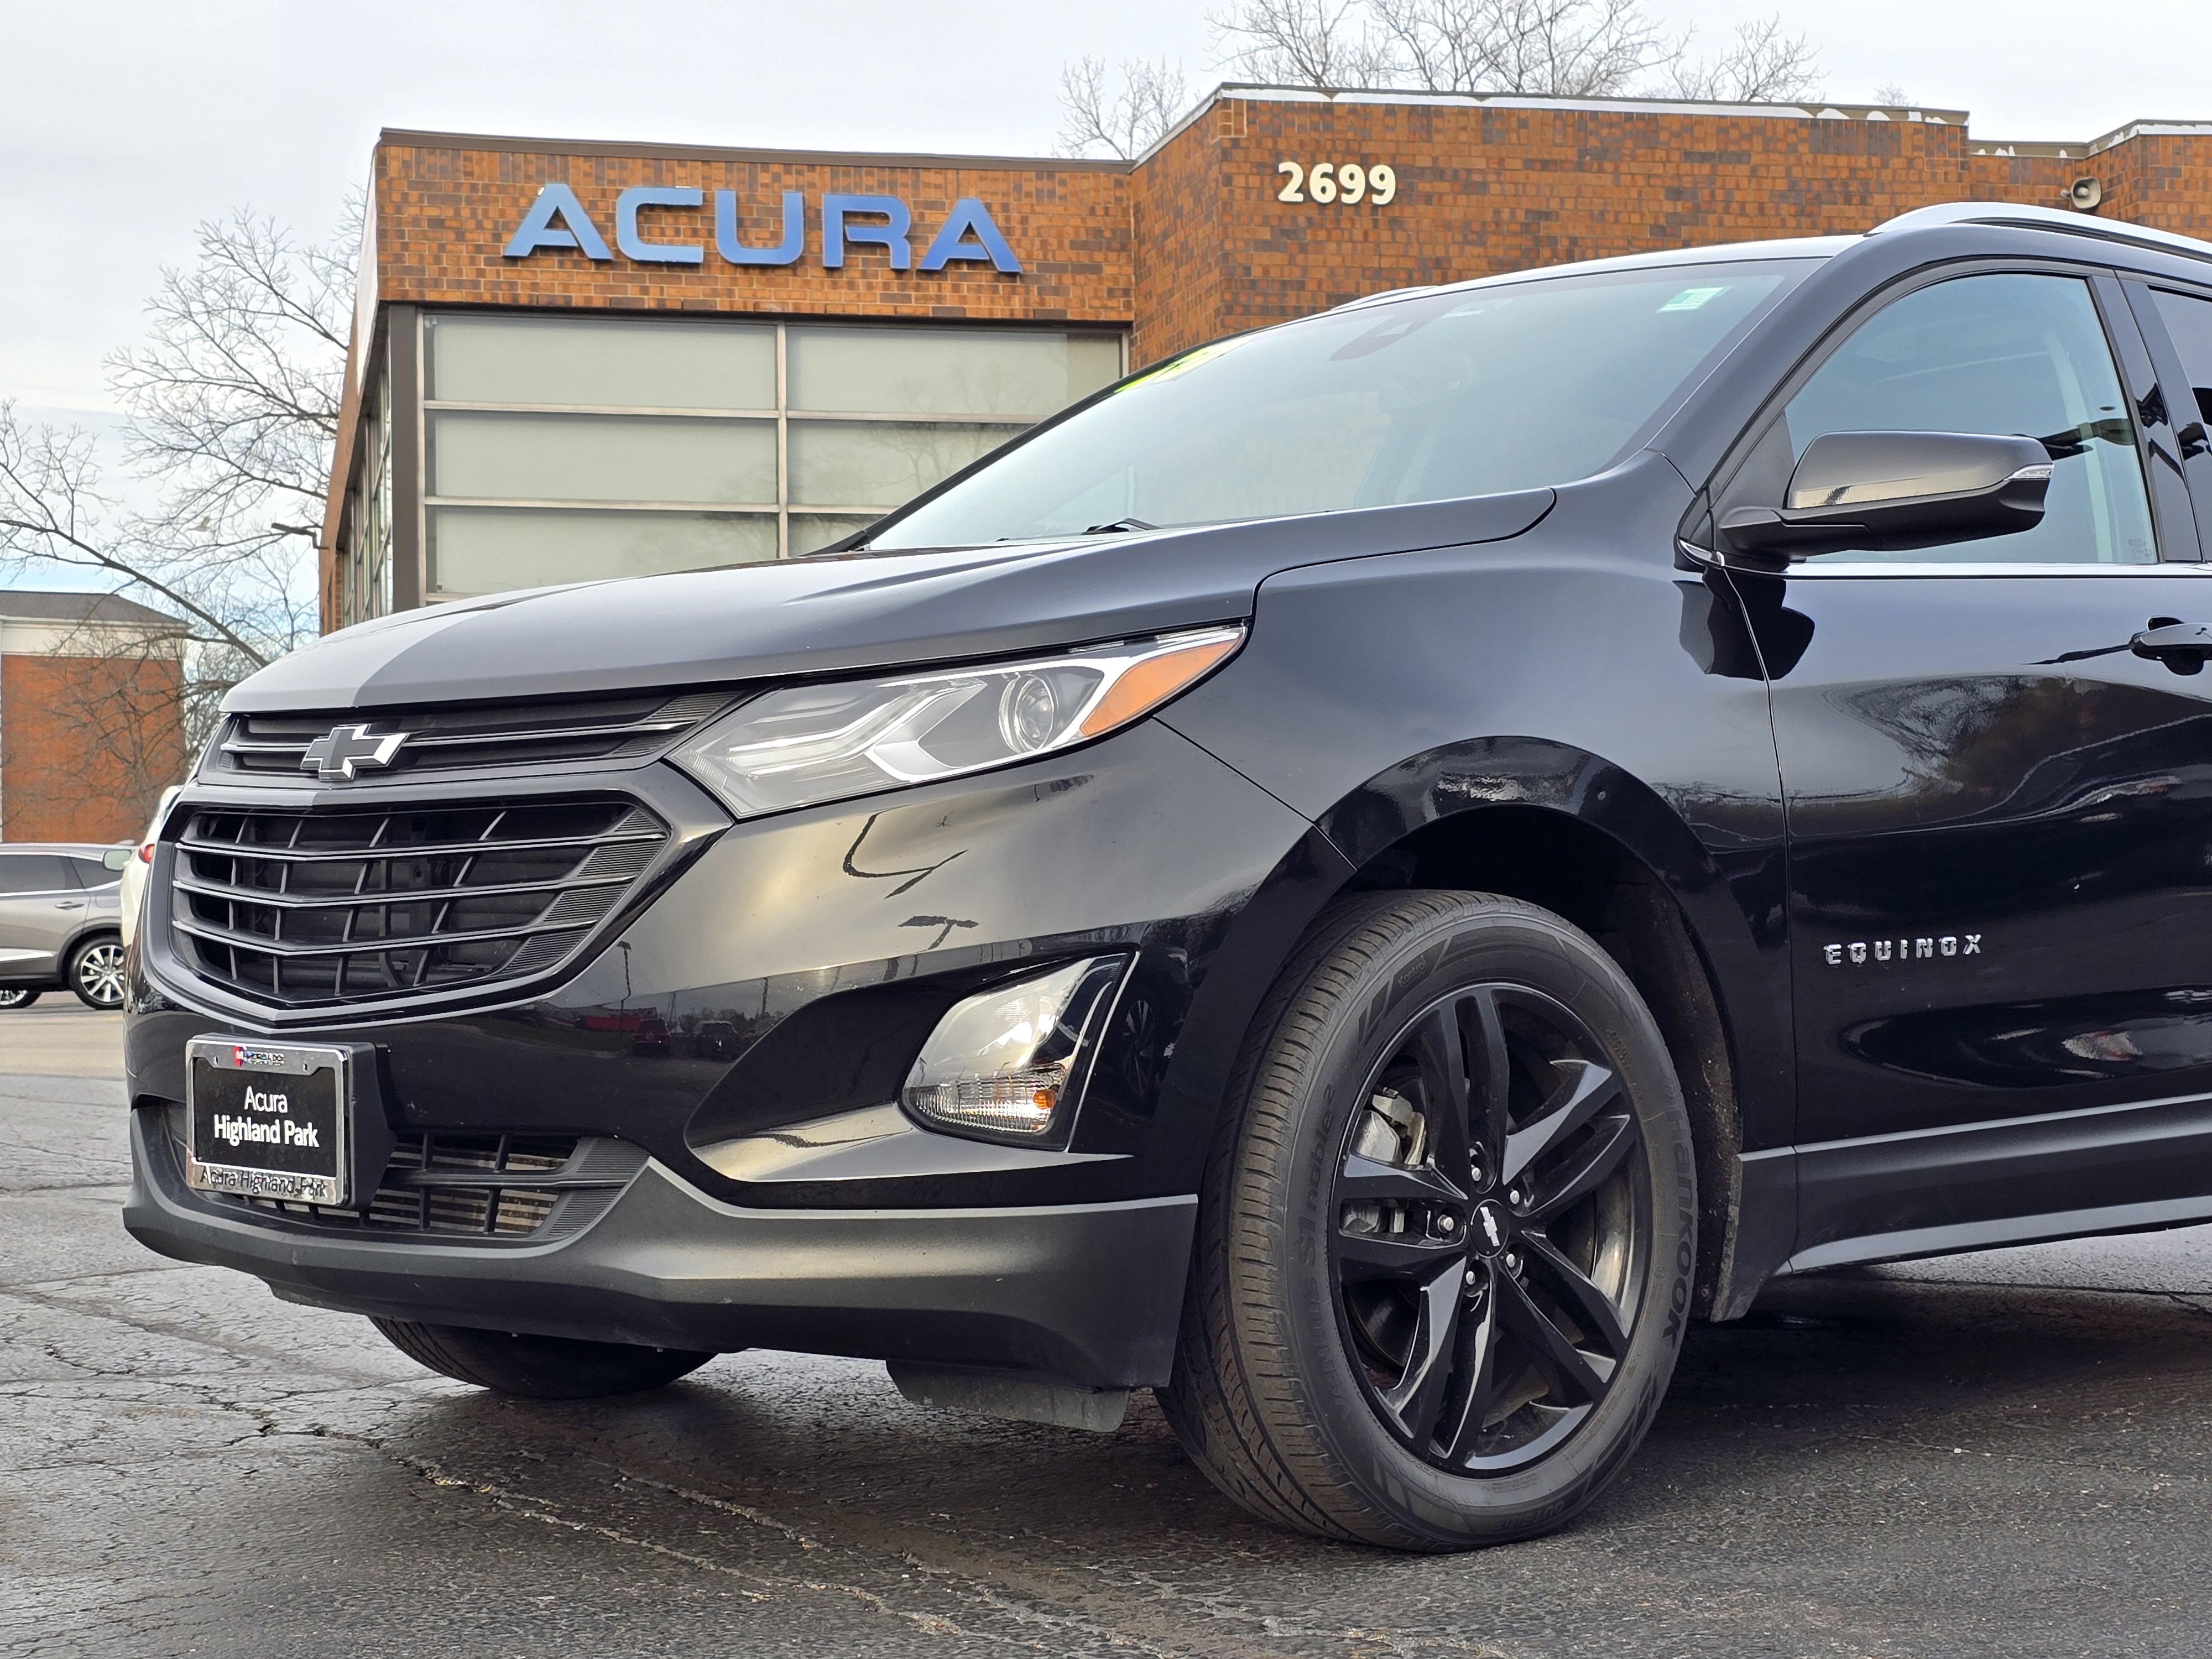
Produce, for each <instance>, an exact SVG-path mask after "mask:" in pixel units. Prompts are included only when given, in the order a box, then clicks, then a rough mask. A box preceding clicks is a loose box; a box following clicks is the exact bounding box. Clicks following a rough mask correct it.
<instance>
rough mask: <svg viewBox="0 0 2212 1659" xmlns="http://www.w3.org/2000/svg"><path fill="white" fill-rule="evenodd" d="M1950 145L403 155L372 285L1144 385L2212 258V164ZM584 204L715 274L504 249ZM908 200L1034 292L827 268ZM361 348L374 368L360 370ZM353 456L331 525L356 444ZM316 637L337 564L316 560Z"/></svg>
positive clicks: (1186, 145) (1765, 139)
mask: <svg viewBox="0 0 2212 1659" xmlns="http://www.w3.org/2000/svg"><path fill="white" fill-rule="evenodd" d="M1989 148H1990V147H1989V146H1987V145H1977V144H1975V143H1972V141H1970V139H1969V137H1968V133H1967V130H1966V127H1965V125H1963V124H1961V123H1960V122H1959V121H1955V120H1944V121H1926V120H1901V119H1863V118H1818V117H1814V116H1799V115H1796V114H1794V113H1778V114H1774V115H1748V114H1740V113H1731V112H1725V111H1715V112H1701V111H1695V110H1685V109H1672V110H1661V109H1652V108H1650V107H1645V106H1633V105H1626V104H1624V105H1619V106H1595V107H1591V106H1585V107H1579V108H1577V107H1570V106H1564V105H1544V104H1541V103H1539V104H1535V105H1533V106H1531V105H1527V104H1523V105H1521V106H1508V105H1507V104H1505V103H1504V102H1498V101H1493V102H1491V103H1488V104H1484V105H1479V106H1477V105H1466V104H1445V103H1440V102H1419V101H1403V102H1384V101H1366V102H1349V101H1341V100H1340V101H1337V102H1334V103H1331V102H1325V101H1319V100H1300V99H1296V98H1291V97H1285V96H1267V95H1255V96H1243V95H1236V94H1229V95H1224V96H1221V97H1218V98H1217V99H1215V100H1213V101H1212V103H1211V104H1210V105H1209V106H1207V107H1206V109H1204V110H1203V111H1201V112H1199V113H1198V114H1197V115H1196V116H1195V117H1194V118H1193V119H1192V120H1191V121H1190V122H1189V123H1188V125H1186V126H1185V127H1184V128H1183V129H1182V131H1180V132H1178V133H1177V134H1176V136H1175V137H1172V138H1170V140H1169V142H1168V143H1165V144H1164V145H1163V146H1162V147H1161V148H1160V149H1158V151H1157V152H1156V153H1155V154H1153V155H1151V156H1150V157H1148V158H1146V160H1145V161H1143V162H1142V163H1141V164H1139V165H1138V166H1136V167H1133V168H1128V167H1121V166H1120V165H1118V164H1115V165H1103V164H1098V163H1083V162H1049V161H995V160H987V159H986V160H976V159H973V158H957V157H950V158H948V157H928V156H907V157H902V156H821V155H778V154H775V153H773V152H765V151H740V150H730V151H713V150H687V149H677V148H673V147H657V146H650V145H643V146H618V145H611V144H565V145H563V144H547V143H532V142H527V141H521V140H508V139H464V138H448V137H444V136H441V135H424V134H387V135H386V138H385V140H384V142H383V143H380V145H379V146H378V148H377V150H376V154H375V158H374V192H375V199H376V210H377V240H376V282H377V288H378V295H379V298H380V300H381V301H385V302H387V303H392V302H414V303H421V304H429V305H495V306H529V307H605V308H612V309H629V310H636V309H658V310H681V311H720V312H732V313H775V314H782V315H793V316H800V315H835V316H851V317H879V318H914V319H920V318H943V319H969V320H995V321H1008V322H1013V321H1029V322H1079V323H1097V324H1105V325H1122V326H1127V327H1129V328H1130V329H1131V331H1132V358H1133V362H1135V363H1137V364H1139V365H1141V364H1143V363H1146V362H1152V361H1156V360H1157V359H1158V358H1160V357H1162V356H1166V355H1168V354H1169V353H1171V352H1174V351H1177V350H1180V349H1183V348H1185V347H1188V346H1190V345H1194V344H1196V343H1199V342H1200V341H1202V340H1206V339H1208V338H1211V337H1213V336H1215V335H1218V334H1222V333H1225V332H1229V331H1233V330H1237V329H1243V328H1249V327H1252V326H1254V325H1260V324H1265V323H1270V322H1276V321H1279V320H1282V319H1285V318H1291V317H1297V316H1302V315H1304V314H1306V313H1310V312H1313V311H1316V310H1320V309H1322V308H1323V307H1328V306H1332V305H1335V304H1338V303H1340V302H1341V301H1346V300H1348V299H1352V298H1354V297H1356V296H1358V295H1364V294H1372V293H1375V292H1376V291H1378V290H1380V289H1390V288H1401V287H1407V286H1413V285H1416V284H1422V283H1440V282H1450V281H1455V280H1460V279H1463V278H1467V277H1472V276H1485V275H1488V274H1490V273H1492V272H1496V271H1501V270H1518V269H1526V268H1528V267H1532V266H1537V265H1544V264H1558V263H1560V262H1563V261H1567V260H1575V259H1589V258H1604V257H1607V256H1608V255H1613V254H1621V253H1631V252H1644V251H1648V250H1655V249H1664V248H1670V247H1680V246H1692V245H1697V244H1701V243H1717V242H1731V241H1746V240H1756V239H1759V238H1765V237H1787V236H1808V235H1820V234H1838V233H1840V234H1850V233H1856V232H1859V231H1863V230H1865V229H1867V228H1869V227H1870V226H1872V225H1875V224H1877V223H1879V222H1881V221H1882V220H1884V219H1887V218H1889V217H1891V216H1893V215H1896V214H1899V213H1903V212H1905V211H1907V210H1911V209H1912V208H1916V207H1923V206H1926V205H1929V204H1932V203H1937V202H1948V201H1957V200H1961V199H1978V200H2002V201H2014V202H2021V203H2027V204H2038V205H2044V206H2051V207H2059V206H2063V205H2065V197H2064V192H2065V190H2066V187H2067V185H2068V184H2069V182H2071V181H2072V180H2073V179H2076V178H2079V177H2082V176H2084V175H2087V176H2092V177H2094V178H2096V179H2099V180H2100V182H2101V183H2102V184H2103V186H2104V191H2105V199H2104V205H2103V206H2102V208H2101V210H2100V211H2101V213H2102V214H2103V215H2104V216H2106V217H2110V218H2115V219H2128V220H2135V221H2137V222H2142V223H2144V224H2150V225H2157V226H2161V227H2164V228H2169V229H2173V230H2179V231H2183V232H2186V233H2190V234H2197V235H2206V236H2212V136H2203V135H2199V136H2191V135H2186V134H2182V135H2172V134H2155V133H2144V134H2140V135H2137V136H2135V137H2126V138H2124V139H2123V140H2121V141H2120V142H2118V143H2115V144H2113V145H2112V146H2111V147H2110V148H2108V149H2105V150H2102V151H2100V153H2098V154H2097V155H2091V156H2085V155H2081V154H2080V151H2079V148H2078V147H2077V148H2076V150H2075V153H2074V154H2072V155H2065V154H2058V153H2054V152H2055V149H2056V147H2054V146H2048V145H2045V146H2028V147H2027V148H2028V149H2030V150H2031V151H2032V152H2034V153H2031V154H2028V155H1997V154H1986V153H1978V152H1979V151H1986V150H1988V149H1989ZM1285 160H1291V161H1298V162H1300V163H1301V164H1303V165H1305V166H1309V167H1310V165H1312V164H1313V163H1315V162H1318V161H1330V162H1335V163H1341V162H1344V161H1358V162H1360V163H1362V164H1363V165H1367V164H1371V163H1374V162H1376V161H1385V162H1388V163H1389V164H1390V165H1391V166H1393V167H1395V168H1396V169H1397V173H1398V176H1399V180H1400V186H1399V193H1398V197H1397V199H1396V200H1395V201H1394V202H1393V203H1391V204H1389V205H1388V206H1376V205H1375V204H1373V203H1371V202H1370V203H1365V204H1360V205H1358V206H1351V205H1346V204H1342V203H1338V204H1319V203H1315V202H1310V201H1309V202H1306V203H1304V204H1289V203H1285V202H1281V201H1279V200H1278V199H1277V191H1279V188H1280V187H1281V185H1282V183H1283V180H1282V179H1281V177H1280V175H1279V173H1277V171H1276V164H1277V163H1278V162H1279V161H1285ZM552 179H560V180H562V181H564V182H566V183H568V185H570V186H571V187H572V188H573V189H574V191H575V192H576V194H577V196H578V197H580V200H581V201H582V203H583V204H584V206H585V208H586V210H587V211H588V212H589V213H590V214H591V216H592V220H593V222H594V223H595V224H596V225H597V226H598V228H599V231H600V233H601V234H602V235H604V236H605V238H606V239H607V240H608V241H609V243H610V244H612V243H613V240H614V237H615V219H614V203H615V197H616V195H617V192H618V191H621V190H623V189H624V188H626V187H628V186H630V185H696V186H697V187H698V188H700V189H701V190H702V191H708V192H710V194H709V195H708V206H706V207H702V209H700V210H697V211H696V213H691V214H689V215H674V214H671V213H669V212H667V211H666V210H659V211H657V213H656V216H655V217H654V218H653V220H652V221H650V223H651V225H652V227H653V228H652V231H651V233H650V234H652V235H653V238H654V240H677V237H676V234H675V230H676V227H677V226H678V224H679V223H681V224H684V225H685V226H686V229H685V233H684V237H683V240H696V241H698V242H700V243H702V244H703V245H704V246H706V247H707V250H708V251H707V256H706V260H705V263H704V264H701V265H697V266H669V265H659V264H635V263H633V262H631V261H630V260H629V259H626V258H623V257H621V255H620V253H619V252H617V256H616V258H614V259H612V260H611V261H606V262H596V261H592V260H590V259H586V258H584V257H583V256H582V255H581V254H580V253H575V252H538V253H533V254H532V255H531V256H530V257H529V258H527V259H523V260H509V259H506V258H502V257H501V252H500V251H501V248H502V247H503V246H505V244H506V242H507V238H508V236H509V235H510V234H512V232H513V229H514V227H515V226H516V225H517V224H518V223H519V222H520V220H521V219H522V216H523V215H524V214H525V212H526V211H527V210H528V209H529V207H530V205H531V204H532V201H533V200H534V199H535V198H536V196H537V193H538V186H539V185H541V184H543V183H545V182H546V181H548V180H552ZM718 189H727V190H734V191H736V192H737V193H738V203H739V210H740V214H741V216H742V217H741V222H740V228H741V233H742V234H745V235H746V237H747V240H750V241H752V242H756V243H757V242H759V241H761V240H763V237H764V236H765V235H766V234H769V227H770V222H771V221H772V220H774V219H775V216H776V214H777V213H778V211H779V207H780V200H781V192H782V191H785V190H787V189H789V190H797V191H802V192H804V193H805V196H806V198H807V206H808V228H807V241H806V246H805V252H804V253H803V255H802V256H801V258H800V259H799V263H798V264H794V265H790V266H783V267H761V266H751V267H734V266H732V265H729V264H725V263H724V262H723V261H722V260H721V259H720V258H718V257H717V256H716V254H715V253H714V250H713V213H712V207H711V204H712V199H713V198H712V196H711V192H712V191H715V190H718ZM832 191H836V192H849V193H854V194H874V195H893V196H898V197H902V198H904V199H905V200H906V201H907V202H908V204H909V205H910V206H911V208H912V209H913V210H914V215H915V231H914V235H915V257H916V259H917V261H918V260H919V258H920V255H921V249H922V247H923V246H925V245H926V243H927V238H928V237H929V236H930V235H931V234H933V232H934V231H935V229H936V228H938V226H939V224H941V223H942V222H943V220H944V218H945V212H946V210H948V209H949V208H950V206H951V204H952V203H953V202H954V201H955V200H956V199H957V198H958V197H962V196H975V197H980V198H981V200H982V201H983V203H984V204H986V206H987V207H988V208H989V209H990V210H991V213H992V216H993V217H994V220H995V221H996V222H997V223H998V225H999V228H1000V230H1001V231H1002V232H1003V233H1004V234H1005V235H1006V239H1007V240H1008V242H1009V243H1010V244H1011V245H1012V247H1013V250H1014V252H1015V254H1016V256H1017V257H1018V258H1019V259H1020V260H1021V262H1022V264H1023V265H1024V271H1023V272H1022V273H1021V274H1020V275H1018V276H1015V275H1011V274H1005V273H1001V272H999V271H996V270H992V269H990V268H989V267H987V266H981V267H979V266H976V265H966V266H960V265H956V266H953V267H951V268H949V269H947V270H943V271H934V272H925V271H921V270H908V271H904V272H894V271H892V270H890V269H889V265H888V260H887V258H886V255H885V253H884V250H883V249H881V248H880V247H876V246H869V245H866V244H860V245H857V246H854V247H853V248H852V249H851V250H850V251H849V252H848V263H847V264H846V266H845V267H844V269H842V270H825V269H824V268H823V266H822V264H821V262H820V252H821V231H822V227H821V221H820V202H821V197H822V196H823V194H824V193H826V192H832ZM361 344H362V343H360V342H356V349H359V347H360V345H361ZM354 449H355V446H354V445H353V443H352V442H351V441H350V434H349V435H347V438H346V439H345V440H343V441H341V443H340V445H339V455H340V457H341V462H340V472H341V477H339V478H337V479H334V480H333V492H332V496H331V510H330V512H329V514H328V516H327V520H326V523H327V525H328V526H329V529H330V531H331V532H335V531H336V528H337V524H338V510H337V509H338V501H339V494H338V492H339V491H340V490H341V489H342V488H343V471H344V469H345V467H346V466H347V465H350V458H351V455H352V453H353V452H354ZM324 563H325V573H324V574H325V624H326V625H328V624H329V623H330V620H331V617H332V615H333V614H334V611H333V607H332V606H331V603H330V601H331V598H332V597H333V593H334V590H333V588H332V586H331V575H332V571H333V568H334V567H333V564H332V554H331V550H330V549H329V548H325V551H324Z"/></svg>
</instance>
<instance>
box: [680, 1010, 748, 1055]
mask: <svg viewBox="0 0 2212 1659" xmlns="http://www.w3.org/2000/svg"><path fill="white" fill-rule="evenodd" d="M691 1052H692V1054H694V1055H696V1057H697V1058H699V1059H701V1060H735V1059H736V1058H737V1057H738V1028H737V1027H736V1026H735V1025H733V1024H731V1023H730V1022H729V1021H728V1020H726V1019H702V1020H701V1021H700V1022H699V1025H698V1029H697V1030H695V1031H693V1032H692V1033H691Z"/></svg>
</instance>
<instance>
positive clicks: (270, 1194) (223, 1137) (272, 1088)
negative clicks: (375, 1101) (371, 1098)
mask: <svg viewBox="0 0 2212 1659" xmlns="http://www.w3.org/2000/svg"><path fill="white" fill-rule="evenodd" d="M185 1060H186V1065H185V1116H186V1118H187V1119H189V1120H190V1122H191V1129H190V1132H189V1136H190V1138H189V1139H188V1141H187V1145H186V1156H185V1184H186V1185H187V1186H191V1187H197V1188H200V1189H201V1190H203V1191H206V1192H217V1193H242V1194H246V1195H247V1196H249V1197H252V1198H281V1199H286V1200H290V1201H292V1202H294V1203H298V1204H328V1205H343V1204H344V1203H346V1202H347V1200H349V1199H350V1198H351V1197H352V1196H353V1194H352V1193H351V1192H350V1191H349V1188H350V1187H351V1185H352V1179H351V1177H352V1172H353V1157H352V1152H353V1146H352V1138H353V1123H352V1121H351V1120H352V1103H353V1089H352V1079H351V1077H350V1076H349V1067H350V1066H351V1064H352V1056H351V1055H350V1054H349V1053H348V1052H347V1051H346V1050H345V1049H343V1048H323V1047H320V1046H317V1045H313V1044H307V1043H293V1042H258V1041H249V1040H247V1039H246V1038H243V1037H194V1038H193V1039H192V1040H191V1043H190V1044H189V1045H188V1046H187V1047H186V1048H185Z"/></svg>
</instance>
